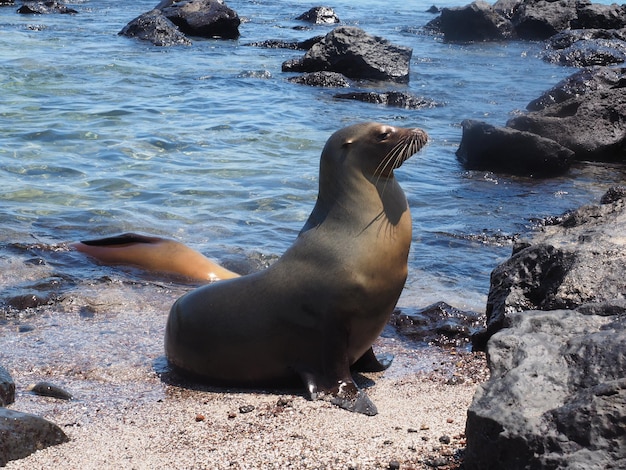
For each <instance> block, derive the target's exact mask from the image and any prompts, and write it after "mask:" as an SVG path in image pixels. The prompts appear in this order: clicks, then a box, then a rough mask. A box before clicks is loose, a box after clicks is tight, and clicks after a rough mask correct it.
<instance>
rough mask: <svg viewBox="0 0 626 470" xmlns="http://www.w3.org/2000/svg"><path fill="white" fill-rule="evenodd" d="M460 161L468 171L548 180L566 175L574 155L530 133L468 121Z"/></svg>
mask: <svg viewBox="0 0 626 470" xmlns="http://www.w3.org/2000/svg"><path fill="white" fill-rule="evenodd" d="M461 124H462V126H463V136H462V138H461V143H460V145H459V148H458V150H457V152H456V156H457V159H458V160H459V162H460V163H461V164H462V165H463V167H464V168H467V169H469V170H488V171H494V172H497V173H508V174H513V175H519V176H531V177H535V178H545V177H550V176H557V175H560V174H563V173H565V172H566V171H567V170H568V169H569V167H570V164H571V161H572V160H573V158H572V157H573V155H574V152H572V151H571V150H569V149H567V148H565V147H563V146H561V145H559V144H558V143H557V142H555V141H554V140H551V139H546V138H543V137H540V136H538V135H536V134H531V133H529V132H521V131H517V130H515V129H509V128H505V127H496V126H492V125H490V124H487V123H484V122H481V121H474V120H469V119H466V120H464V121H463V122H462V123H461Z"/></svg>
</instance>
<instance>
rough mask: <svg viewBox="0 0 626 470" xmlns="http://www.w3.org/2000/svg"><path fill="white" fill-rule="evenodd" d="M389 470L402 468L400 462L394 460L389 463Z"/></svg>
mask: <svg viewBox="0 0 626 470" xmlns="http://www.w3.org/2000/svg"><path fill="white" fill-rule="evenodd" d="M388 468H389V470H398V469H399V468H400V462H398V461H397V460H392V461H391V462H389V466H388Z"/></svg>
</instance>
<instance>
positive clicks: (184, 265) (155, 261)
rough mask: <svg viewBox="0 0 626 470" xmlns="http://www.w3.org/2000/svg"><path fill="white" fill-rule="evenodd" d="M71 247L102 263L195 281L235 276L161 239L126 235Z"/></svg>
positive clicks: (235, 275)
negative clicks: (174, 275)
mask: <svg viewBox="0 0 626 470" xmlns="http://www.w3.org/2000/svg"><path fill="white" fill-rule="evenodd" d="M71 246H72V247H73V248H74V249H76V250H77V251H80V252H82V253H85V254H87V255H89V256H92V257H94V258H96V259H98V260H99V261H102V262H103V263H107V264H126V265H132V266H137V267H141V268H143V269H147V270H150V271H157V272H163V273H169V274H177V275H180V276H184V277H187V278H189V279H194V280H199V281H207V282H211V281H219V280H221V279H230V278H233V277H238V276H239V274H236V273H234V272H232V271H229V270H228V269H226V268H223V267H222V266H220V265H219V264H217V263H214V262H213V261H211V260H210V259H208V258H207V257H206V256H204V255H203V254H201V253H198V252H197V251H195V250H193V249H191V248H189V247H188V246H185V245H183V244H182V243H178V242H176V241H174V240H167V239H165V238H159V237H146V236H144V235H137V234H136V233H126V234H123V235H118V236H115V237H107V238H101V239H99V240H88V241H81V242H78V243H73V244H72V245H71Z"/></svg>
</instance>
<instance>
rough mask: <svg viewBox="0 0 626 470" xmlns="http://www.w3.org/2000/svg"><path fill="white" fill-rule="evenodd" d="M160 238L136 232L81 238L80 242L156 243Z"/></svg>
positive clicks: (94, 244) (93, 244) (103, 243)
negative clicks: (88, 238)
mask: <svg viewBox="0 0 626 470" xmlns="http://www.w3.org/2000/svg"><path fill="white" fill-rule="evenodd" d="M161 240H162V238H158V237H146V236H145V235H139V234H137V233H123V234H121V235H116V236H114V237H106V238H98V239H96V240H81V242H80V243H82V244H83V245H88V246H115V245H129V244H131V243H156V242H158V241H161Z"/></svg>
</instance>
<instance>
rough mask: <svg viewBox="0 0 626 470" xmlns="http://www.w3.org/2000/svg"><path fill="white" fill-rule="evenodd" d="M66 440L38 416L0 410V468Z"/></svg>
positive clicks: (54, 427) (51, 425) (59, 430)
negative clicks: (9, 462)
mask: <svg viewBox="0 0 626 470" xmlns="http://www.w3.org/2000/svg"><path fill="white" fill-rule="evenodd" d="M68 440H69V439H68V437H67V436H66V435H65V433H64V432H63V431H62V430H61V428H59V427H58V426H57V425H56V424H53V423H51V422H49V421H46V420H45V419H43V418H41V417H39V416H35V415H31V414H27V413H21V412H19V411H13V410H8V409H6V408H0V466H4V465H6V463H7V462H8V461H10V460H17V459H23V458H24V457H27V456H29V455H30V454H32V453H33V452H35V451H37V450H41V449H44V448H46V447H49V446H52V445H57V444H62V443H64V442H67V441H68Z"/></svg>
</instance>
